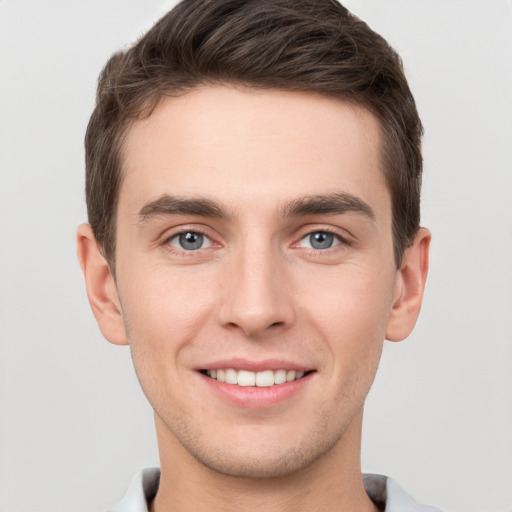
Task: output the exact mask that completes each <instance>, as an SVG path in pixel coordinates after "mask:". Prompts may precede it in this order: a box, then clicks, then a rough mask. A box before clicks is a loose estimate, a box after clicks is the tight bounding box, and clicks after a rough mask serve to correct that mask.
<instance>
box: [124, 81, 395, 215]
mask: <svg viewBox="0 0 512 512" xmlns="http://www.w3.org/2000/svg"><path fill="white" fill-rule="evenodd" d="M380 139H381V136H380V127H379V123H378V121H377V120H376V119H375V117H374V116H373V115H372V114H371V113H370V112H368V111H367V110H366V109H364V108H362V107H359V106H356V105H353V104H350V103H348V102H344V101H340V100H336V99H331V98H326V97H323V96H319V95H316V94H312V93H299V92H290V91H279V90H258V89H256V90H255V89H239V88H234V87H228V86H216V87H202V88H197V89H194V90H192V91H190V92H189V93H187V94H184V95H182V96H179V97H170V98H166V99H164V100H163V101H162V102H161V103H160V104H159V105H158V107H157V108H156V109H155V111H154V112H153V113H152V114H151V116H150V117H148V118H147V119H143V120H139V121H136V122H135V123H134V124H133V125H132V127H131V129H130V131H129V133H128V135H127V138H126V140H125V145H124V147H123V182H122V186H121V191H120V204H121V205H125V206H127V207H129V209H130V211H135V210H137V208H140V206H141V205H142V204H143V203H144V202H147V201H148V200H151V199H156V198H157V197H159V196H161V195H162V194H165V193H167V194H172V195H182V196H189V195H190V196H197V195H201V196H208V197H210V196H212V197H213V198H214V199H223V200H226V201H228V202H229V201H232V202H233V207H234V208H236V204H235V203H238V204H247V203H248V202H250V201H251V200H253V201H255V202H257V203H258V205H260V206H261V207H263V206H264V205H269V207H270V206H271V205H276V206H277V204H278V203H282V202H284V201H289V200H293V199H294V197H296V196H303V195H304V194H310V195H312V194H325V193H331V192H339V191H344V192H350V193H354V194H356V195H358V196H364V197H365V198H366V200H368V199H369V200H370V201H371V200H372V198H373V196H376V195H379V194H382V193H383V192H384V194H385V195H387V189H386V186H385V181H384V176H383V174H382V172H381V170H380V167H381V164H380V160H381V159H380V144H381V142H380ZM374 199H377V198H376V197H375V198H374ZM137 211H138V210H137Z"/></svg>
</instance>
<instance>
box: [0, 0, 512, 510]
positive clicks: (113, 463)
mask: <svg viewBox="0 0 512 512" xmlns="http://www.w3.org/2000/svg"><path fill="white" fill-rule="evenodd" d="M346 4H347V6H348V7H350V8H351V9H352V10H353V12H354V13H355V14H358V15H359V16H360V17H362V18H363V19H365V20H366V21H367V22H368V23H369V24H370V25H371V26H372V27H373V28H374V29H375V30H377V31H378V32H380V33H382V34H383V35H384V36H385V37H386V38H387V39H388V40H389V42H390V43H391V44H392V45H393V46H395V47H396V48H397V49H398V50H399V52H400V53H401V55H402V57H403V59H404V61H405V67H406V71H407V74H408V77H409V79H410V83H411V87H412V89H413V92H414V93H415V96H416V99H417V103H418V107H419V110H420V114H421V116H422V119H423V122H424V125H425V129H426V135H425V143H424V155H425V179H424V196H423V197H424V199H423V224H424V225H426V226H428V227H430V228H431V230H432V233H433V246H432V257H431V270H430V276H429V282H428V286H427V292H426V296H425V301H424V307H423V312H422V316H421V318H420V321H419V323H418V325H417V328H416V330H415V332H414V334H413V335H412V336H411V337H410V338H409V340H407V341H405V342H402V343H399V344H391V343H388V342H387V343H386V346H385V350H384V356H383V360H382V363H381V367H380V370H379V373H378V375H377V379H376V382H375V386H374V388H373V390H372V392H371V393H370V396H369V398H368V403H367V410H366V419H365V427H364V439H363V468H364V470H366V471H372V472H379V473H384V474H388V475H391V476H393V478H395V479H396V480H397V481H398V482H399V483H400V485H401V486H403V487H404V488H405V489H406V490H407V491H408V492H410V493H411V494H412V495H413V496H414V497H416V498H417V499H418V500H420V501H424V502H427V503H431V504H435V505H438V506H440V507H442V508H445V509H446V510H449V511H453V512H462V511H465V512H507V511H511V510H512V496H511V483H512V467H511V462H512V446H511V432H512V414H511V402H512V386H511V367H512V354H511V338H512V327H511V313H512V294H511V289H512V286H511V285H512V271H511V266H512V263H511V262H512V209H511V203H512V178H511V174H512V173H511V170H512V101H511V91H512V30H511V27H512V2H510V1H509V0H479V1H477V0H460V1H455V0H428V1H427V0H425V1H419V0H417V1H416V0H415V1H411V0H408V1H407V0H350V1H347V2H346ZM171 5H172V2H164V1H162V0H144V1H135V0H116V1H113V0H108V1H99V0H95V1H91V0H89V1H85V0H84V1H73V2H69V1H65V0H45V1H44V2H41V1H37V0H0V169H1V175H0V230H1V231H0V237H1V238H0V243H1V246H0V263H1V267H0V314H1V317H0V336H1V345H0V363H1V368H0V369H1V382H0V391H1V410H0V412H1V423H0V427H1V430H0V441H1V446H0V449H1V452H0V454H1V480H0V482H1V488H0V511H2V512H50V511H51V512H64V511H73V512H86V511H100V510H103V509H105V508H106V507H108V506H109V505H111V504H112V503H113V502H115V501H117V500H118V499H119V498H120V497H121V495H122V494H123V492H124V490H125V488H126V486H127V484H128V481H129V479H130V477H131V476H132V475H133V474H134V473H135V472H136V471H137V470H138V469H139V468H140V467H142V466H148V465H154V464H157V463H158V455H157V450H156V442H155V436H154V432H153V419H152V414H151V410H150V407H149V406H148V405H147V404H146V402H145V399H144V397H143V395H142V392H141V391H140V390H139V386H138V383H137V381H136V378H135V376H134V372H133V369H132V367H131V361H130V355H129V352H128V350H127V349H126V348H125V347H115V346H112V345H110V344H108V343H107V342H105V341H104V340H103V339H102V337H101V335H100V333H99V331H98V329H97V327H96V324H95V322H94V319H93V316H92V314H91V313H90V311H89V307H88V304H87V300H86V295H85V290H84V286H83V282H82V276H81V273H80V270H79V267H78V264H77V262H76V258H75V247H74V236H75V235H74V232H75V228H76V226H77V225H78V224H79V223H81V222H83V221H85V219H86V216H85V207H84V194H83V167H84V166H83V149H82V145H83V142H82V141H83V135H84V131H85V127H86V123H87V120H88V117H89V115H90V113H91V110H92V107H93V102H94V94H95V82H96V77H97V75H98V73H99V71H100V69H101V67H102V65H103V64H104V62H105V61H106V59H107V58H108V57H109V55H110V54H111V53H112V52H114V51H115V50H117V49H119V48H120V47H122V46H123V45H124V44H126V43H129V42H131V41H132V40H134V39H135V38H136V37H138V36H139V35H140V34H141V33H142V32H143V31H144V30H146V29H147V28H149V27H150V26H151V24H152V23H153V22H154V21H156V19H157V18H158V17H160V15H161V14H163V13H164V12H165V11H166V10H167V9H168V8H169V7H170V6H171Z"/></svg>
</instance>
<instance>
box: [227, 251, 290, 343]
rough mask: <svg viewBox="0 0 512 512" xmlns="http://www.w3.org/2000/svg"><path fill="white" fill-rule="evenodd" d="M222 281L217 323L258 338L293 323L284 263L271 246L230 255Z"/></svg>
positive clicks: (288, 280) (288, 281) (288, 283)
mask: <svg viewBox="0 0 512 512" xmlns="http://www.w3.org/2000/svg"><path fill="white" fill-rule="evenodd" d="M226 264H227V269H226V274H227V276H225V278H224V279H223V283H222V287H221V290H222V293H221V303H220V307H219V310H218V312H219V313H218V315H219V322H220V324H221V325H222V326H223V327H225V328H229V329H239V330H241V331H242V332H243V333H244V335H245V336H246V337H250V338H258V337H260V336H263V335H265V334H266V333H268V332H269V331H277V330H282V329H286V328H287V327H289V326H290V325H291V324H292V323H293V318H294V307H293V300H292V293H291V283H290V279H289V278H288V276H287V274H288V273H287V269H286V268H285V264H284V262H282V261H280V259H279V256H278V255H277V254H275V251H273V250H272V249H271V248H269V247H267V248H262V249H261V250H259V251H258V252H256V251H254V250H252V251H250V250H242V251H240V252H239V253H238V254H233V255H232V257H231V258H230V261H229V263H228V262H226Z"/></svg>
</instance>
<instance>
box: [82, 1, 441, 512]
mask: <svg viewBox="0 0 512 512" xmlns="http://www.w3.org/2000/svg"><path fill="white" fill-rule="evenodd" d="M421 133H422V127H421V122H420V120H419V117H418V114H417V112H416V108H415V104H414V100H413V97H412V95H411V93H410V91H409V88H408V85H407V82H406V79H405V77H404V74H403V70H402V67H401V62H400V59H399V57H398V56H397V55H396V53H395V52H394V51H393V50H392V49H391V48H390V47H389V45H388V44H387V43H386V42H385V41H384V40H383V39H382V38H381V37H380V36H378V35H377V34H375V33H374V32H373V31H371V30H370V29H369V28H368V26H366V25H365V24H364V23H363V22H361V21H360V20H358V19H357V18H355V17H354V16H353V15H351V14H350V13H349V12H348V11H347V10H346V9H345V8H344V7H342V6H341V5H340V4H338V3H337V2H336V1H335V0H321V1H315V2H312V1H311V0H273V1H270V0H232V1H226V0H185V1H183V2H181V3H180V4H178V6H176V7H175V8H174V9H173V10H172V11H171V12H170V13H168V14H167V15H166V16H164V18H162V19H161V20H160V21H159V22H158V23H157V24H156V25H155V27H153V28H152V29H151V30H150V31H149V32H148V33H147V34H146V35H145V36H144V37H143V38H142V39H140V41H138V42H137V44H136V45H135V46H133V47H132V48H131V49H129V50H128V51H126V52H124V53H119V54H117V55H114V56H113V57H112V58H111V60H110V61H109V63H107V65H106V67H105V69H104V71H103V73H102V75H101V77H100V82H99V86H98V95H97V105H96V108H95V111H94V113H93V114H92V117H91V120H90V123H89V127H88V131H87V136H86V168H87V177H86V192H87V206H88V216H89V222H90V225H89V224H88V225H83V226H81V227H80V228H79V230H78V256H79V260H80V263H81V266H82V269H83V272H84V276H85V281H86V286H87V291H88V296H89V301H90V303H91V307H92V310H93V312H94V314H95V316H96V319H97V321H98V324H99V327H100V329H101V331H102V333H103V335H104V336H105V337H106V338H107V339H108V340H109V341H110V342H112V343H114V344H120V345H121V344H129V345H130V348H131V352H132V358H133V362H134V366H135V370H136V372H137V376H138V378H139V381H140V383H141V386H142V388H143V390H144V392H145V394H146V396H147V398H148V400H149V402H150V403H151V405H152V407H153V409H154V411H155V422H156V430H157V438H158V446H159V451H160V459H161V468H160V470H158V469H155V468H153V469H148V470H144V471H142V472H141V473H140V474H139V475H137V476H136V477H135V479H134V481H133V482H132V485H131V486H130V489H129V491H128V493H127V494H126V496H125V498H124V499H123V500H122V501H121V502H120V503H119V504H118V505H116V506H115V507H113V508H112V509H111V510H113V511H121V510H136V511H146V510H151V511H156V512H162V511H172V510H176V511H210V510H211V511H214V510H249V511H250V510H270V511H292V510H293V511H301V510H308V511H310V510H322V511H356V510H358V511H359V510H361V511H376V510H386V511H388V512H393V511H398V510H408V511H420V510H421V511H432V510H435V509H433V508H432V507H427V506H424V505H420V504H417V503H416V502H414V501H413V500H412V498H410V497H408V496H407V495H406V494H405V493H404V492H403V491H402V490H401V489H400V488H399V487H398V486H397V485H396V484H395V483H394V482H393V481H392V480H390V479H387V478H386V477H381V476H376V475H365V476H364V477H363V475H362V474H361V469H360V445H361V428H362V412H363V404H364V400H365V397H366V395H367V393H368V391H369V388H370V386H371V383H372V381H373V378H374V376H375V372H376V370H377V366H378V362H379V358H380V355H381V350H382V344H383V340H384V339H385V338H387V339H389V340H393V341H399V340H402V339H404V338H406V337H407V336H408V335H409V333H410V332H411V330H412V328H413V326H414V324H415V322H416V319H417V316H418V313H419V310H420V306H421V300H422V295H423V288H424V284H425V279H426V275H427V268H428V248H429V242H430V234H429V232H428V231H427V230H426V229H424V228H420V225H419V193H420V182H421V169H422V159H421V149H420V139H421Z"/></svg>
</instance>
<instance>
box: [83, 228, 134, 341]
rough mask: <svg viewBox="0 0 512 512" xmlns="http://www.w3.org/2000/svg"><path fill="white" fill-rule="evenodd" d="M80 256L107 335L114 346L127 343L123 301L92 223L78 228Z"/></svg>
mask: <svg viewBox="0 0 512 512" xmlns="http://www.w3.org/2000/svg"><path fill="white" fill-rule="evenodd" d="M76 238H77V255H78V261H79V262H80V267H81V268H82V272H83V273H84V278H85V286H86V288H87V297H88V298H89V304H90V305H91V309H92V312H93V314H94V316H95V318H96V321H97V322H98V326H99V328H100V330H101V332H102V334H103V336H105V338H106V339H107V340H108V341H110V342H111V343H114V344H115V345H127V344H128V340H127V337H126V331H125V328H124V323H123V315H122V309H121V303H120V301H119V296H118V294H117V287H116V283H115V281H114V277H113V275H112V272H111V271H110V267H109V265H108V263H107V261H106V260H105V258H104V257H103V255H102V254H101V252H100V250H99V245H98V242H97V241H96V238H95V236H94V234H93V232H92V228H91V226H90V225H89V224H82V225H81V226H79V227H78V230H77V236H76Z"/></svg>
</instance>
